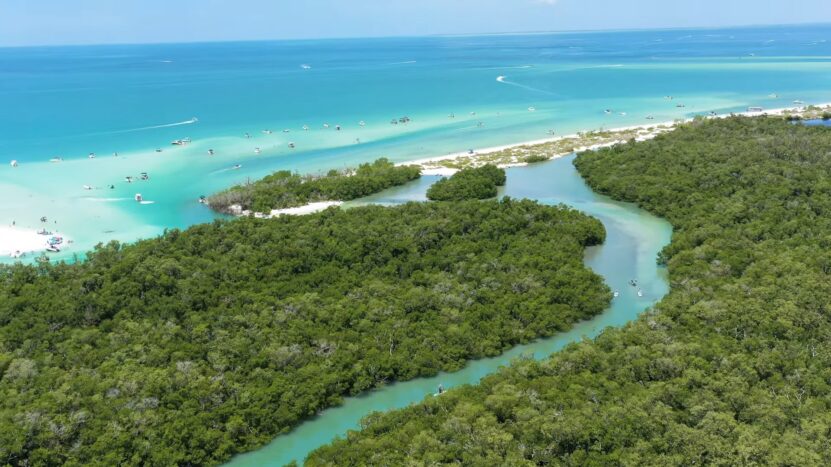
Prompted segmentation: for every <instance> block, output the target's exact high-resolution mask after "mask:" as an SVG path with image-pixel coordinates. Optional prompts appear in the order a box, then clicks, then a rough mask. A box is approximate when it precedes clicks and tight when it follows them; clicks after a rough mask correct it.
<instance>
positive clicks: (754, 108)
mask: <svg viewBox="0 0 831 467" xmlns="http://www.w3.org/2000/svg"><path fill="white" fill-rule="evenodd" d="M747 111H748V112H764V111H765V109H763V108H761V107H748V108H747Z"/></svg>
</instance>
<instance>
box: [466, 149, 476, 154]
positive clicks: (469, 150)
mask: <svg viewBox="0 0 831 467" xmlns="http://www.w3.org/2000/svg"><path fill="white" fill-rule="evenodd" d="M467 153H468V154H470V155H473V154H476V151H474V150H473V149H468V150H467Z"/></svg>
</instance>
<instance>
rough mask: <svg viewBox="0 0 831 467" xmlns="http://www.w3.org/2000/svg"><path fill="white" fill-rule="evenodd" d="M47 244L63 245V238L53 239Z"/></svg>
mask: <svg viewBox="0 0 831 467" xmlns="http://www.w3.org/2000/svg"><path fill="white" fill-rule="evenodd" d="M46 243H48V244H50V245H60V244H61V243H63V238H61V237H52V238H50V239H49V240H47V241H46Z"/></svg>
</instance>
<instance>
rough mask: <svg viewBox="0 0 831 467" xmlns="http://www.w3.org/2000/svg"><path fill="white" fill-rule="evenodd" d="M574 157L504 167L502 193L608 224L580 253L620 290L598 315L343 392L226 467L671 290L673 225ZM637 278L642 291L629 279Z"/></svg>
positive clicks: (572, 337) (419, 186)
mask: <svg viewBox="0 0 831 467" xmlns="http://www.w3.org/2000/svg"><path fill="white" fill-rule="evenodd" d="M572 160H573V156H572V157H566V158H562V159H558V160H555V161H551V162H547V163H543V164H537V165H533V166H529V167H521V168H514V169H509V170H508V183H507V185H506V187H505V190H504V193H503V194H506V195H508V196H512V197H516V198H531V199H537V200H540V201H541V202H543V203H546V204H560V203H565V204H568V205H570V206H572V207H575V208H577V209H579V210H581V211H583V212H586V213H588V214H590V215H592V216H595V217H597V218H598V219H600V220H601V221H602V222H603V224H604V226H605V227H606V232H607V237H606V242H605V243H604V244H603V245H602V246H598V247H592V248H590V249H588V251H587V252H586V257H585V263H586V265H587V266H589V267H590V268H592V270H594V271H595V272H596V273H598V274H600V275H602V276H603V277H604V278H605V280H606V283H607V284H609V286H610V287H611V288H612V289H613V290H617V291H620V296H619V297H618V298H616V299H614V301H613V302H612V305H611V306H610V307H609V309H607V310H606V311H605V312H604V313H603V314H601V315H598V316H597V317H595V318H594V319H592V320H589V321H585V322H582V323H578V324H577V325H576V326H575V327H574V328H573V329H572V330H571V331H569V332H566V333H561V334H558V335H556V336H554V337H551V338H548V339H541V340H539V341H536V342H534V343H531V344H528V345H522V346H518V347H515V348H513V349H511V350H509V351H507V352H505V353H504V354H502V355H500V356H499V357H496V358H490V359H484V360H477V361H474V362H471V363H470V364H469V365H468V366H466V367H465V368H464V369H463V370H461V371H458V372H455V373H442V374H439V375H437V376H435V377H432V378H422V379H417V380H413V381H407V382H402V383H396V384H392V385H390V386H387V387H385V388H383V389H380V390H377V391H373V392H370V393H367V394H365V395H363V396H360V397H354V398H348V399H346V400H345V402H344V404H343V405H342V406H340V407H336V408H332V409H329V410H325V411H323V412H322V413H321V414H320V415H319V416H317V417H316V418H314V419H312V420H309V421H307V422H305V423H303V424H301V425H300V426H299V427H298V428H297V429H295V430H294V431H292V432H291V433H289V434H287V435H284V436H280V437H278V438H276V439H275V440H274V441H273V442H272V443H271V444H269V445H268V446H266V447H264V448H262V449H260V450H257V451H254V452H251V453H248V454H245V455H241V456H238V457H236V458H234V459H233V460H232V461H231V462H230V463H229V464H227V465H228V466H231V467H255V466H256V467H261V466H281V465H284V464H286V463H288V462H291V461H293V460H295V461H298V462H301V461H302V460H303V459H304V458H305V457H306V455H308V454H309V453H310V452H311V451H312V450H314V449H315V448H317V447H319V446H321V445H323V444H326V443H328V442H330V441H331V440H332V439H334V438H335V437H337V436H344V435H345V434H346V432H347V431H348V430H355V429H358V428H359V422H360V420H361V418H363V417H364V416H366V415H368V414H369V413H371V412H375V411H387V410H392V409H396V408H402V407H405V406H407V405H409V404H412V403H415V402H418V401H421V400H423V399H424V398H425V397H431V396H430V395H431V394H433V393H434V392H436V389H437V388H438V386H439V384H441V385H443V386H444V387H445V388H452V387H454V386H459V385H463V384H475V383H476V382H477V381H479V380H480V379H481V378H482V377H484V376H486V375H488V374H490V373H493V372H494V371H497V370H498V369H499V367H501V366H505V365H508V364H509V363H510V362H511V361H512V360H513V359H515V358H518V357H521V356H528V355H532V356H533V357H534V358H537V359H541V358H544V357H546V356H548V355H551V353H553V352H556V351H557V350H560V349H562V348H563V347H564V346H565V345H567V344H569V343H571V342H576V341H579V340H580V339H582V338H584V337H589V338H591V337H594V336H596V335H598V333H600V332H601V331H602V330H603V329H605V328H607V327H609V326H622V325H623V324H625V323H627V322H629V321H631V320H632V319H634V318H635V317H636V316H637V315H638V314H639V313H641V312H642V311H644V310H645V309H647V308H648V307H649V306H651V305H653V304H654V303H656V302H657V301H658V300H660V299H661V298H662V297H663V296H664V295H666V293H667V292H668V291H669V285H668V281H667V276H666V270H665V269H663V268H659V267H658V266H657V265H656V261H655V260H656V256H657V254H658V252H659V251H660V250H661V249H662V248H663V247H664V245H667V244H668V243H669V241H670V237H671V235H672V228H671V226H670V225H669V224H668V223H667V222H665V221H663V220H661V219H658V218H656V217H654V216H651V215H650V214H648V213H646V212H644V211H642V210H640V209H637V208H636V207H634V206H633V205H630V204H624V203H619V202H616V201H612V200H610V199H608V198H606V197H604V196H599V195H597V194H595V193H593V192H592V191H591V190H590V189H589V188H588V187H587V186H586V184H585V183H584V182H583V180H582V179H581V178H580V175H579V174H578V173H577V171H576V170H575V169H574V167H573V166H572ZM432 181H434V180H421V181H416V182H413V183H412V184H410V185H408V186H405V187H402V188H398V189H394V190H390V191H387V192H385V193H381V194H379V195H376V196H373V197H370V198H368V199H364V200H361V201H360V202H356V203H352V205H358V204H363V203H367V202H371V203H380V204H396V203H401V202H406V201H418V200H424V192H425V190H426V188H427V186H429V184H430V182H432ZM631 279H637V280H638V281H639V283H640V287H641V288H642V289H643V297H638V296H637V291H636V289H634V288H632V287H631V286H629V285H628V282H629V280H631Z"/></svg>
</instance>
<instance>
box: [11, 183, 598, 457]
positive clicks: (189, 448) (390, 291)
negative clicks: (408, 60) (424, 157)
mask: <svg viewBox="0 0 831 467" xmlns="http://www.w3.org/2000/svg"><path fill="white" fill-rule="evenodd" d="M604 238H605V231H604V229H603V226H602V224H601V223H600V222H599V221H597V220H595V219H592V218H590V217H588V216H586V215H584V214H581V213H579V212H577V211H574V210H570V209H568V208H565V207H549V206H543V205H539V204H536V203H534V202H531V201H516V200H511V199H504V200H501V201H486V202H481V201H468V202H460V203H422V204H415V203H413V204H407V205H404V206H400V207H395V208H385V207H378V206H375V207H364V208H356V209H350V210H340V209H330V210H327V211H325V212H322V213H320V214H315V215H311V216H302V217H294V216H287V217H281V218H279V219H273V220H258V219H253V218H242V219H235V220H233V221H227V222H226V221H217V222H214V223H212V224H206V225H198V226H194V227H191V228H189V229H187V230H185V231H179V230H171V231H168V232H166V233H165V234H164V235H163V236H161V237H160V238H157V239H153V240H146V241H141V242H138V243H137V244H135V245H129V246H124V245H119V244H117V243H112V244H109V245H106V246H101V247H99V248H98V249H96V250H95V251H94V252H91V253H90V254H89V256H88V260H87V261H85V262H82V263H80V264H72V265H68V264H56V265H49V264H45V265H38V266H25V265H15V266H2V267H0V464H3V465H6V464H10V465H33V466H34V465H106V466H113V465H206V464H216V463H218V462H221V461H223V460H226V459H228V458H229V457H230V456H231V455H232V454H234V453H237V452H241V451H244V450H248V449H252V448H255V447H258V446H261V445H263V444H265V443H266V442H268V441H270V440H271V439H272V438H273V437H274V436H276V435H277V434H279V433H281V432H285V431H287V430H288V429H290V428H291V427H293V426H295V425H297V424H298V423H299V422H300V421H301V420H303V419H304V418H306V417H310V416H313V415H314V414H316V413H317V412H318V411H320V410H322V409H324V408H326V407H330V406H332V405H335V404H338V403H339V401H341V398H342V397H344V396H346V395H354V394H358V393H360V392H362V391H365V390H367V389H369V388H373V387H376V386H379V385H383V384H385V383H388V382H392V381H395V380H406V379H411V378H414V377H417V376H426V375H434V374H436V373H437V372H439V371H440V370H447V371H453V370H458V369H460V368H462V367H463V366H464V365H465V364H466V362H467V361H469V360H470V359H473V358H477V357H484V356H493V355H497V354H499V353H501V352H502V351H504V350H506V349H508V348H510V347H513V346H515V345H517V344H519V343H525V342H529V341H531V340H533V339H534V338H537V337H540V336H548V335H552V334H555V333H557V332H561V331H563V330H566V329H569V328H570V326H571V325H572V324H573V323H574V322H576V321H578V320H582V319H585V318H588V317H591V316H593V315H596V314H598V313H600V312H601V311H602V310H603V309H604V308H605V306H606V305H607V304H608V302H609V300H610V298H611V294H610V292H609V290H608V288H607V287H606V286H605V285H604V284H603V281H602V279H601V278H600V277H599V276H597V275H595V274H594V273H592V272H591V271H589V270H588V269H587V268H585V267H584V266H583V264H582V258H583V251H584V249H585V247H586V246H589V245H595V244H599V243H601V242H602V241H603V240H604Z"/></svg>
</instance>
